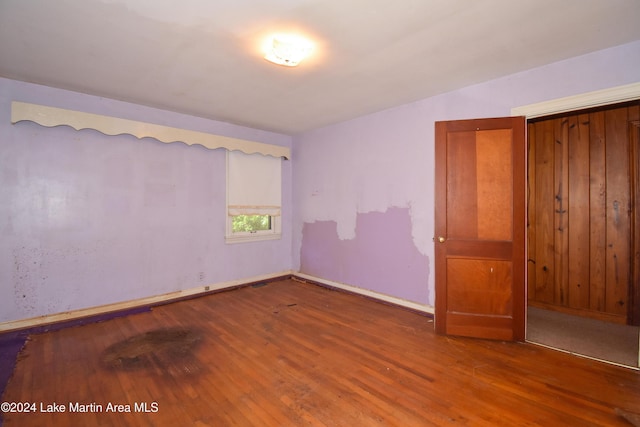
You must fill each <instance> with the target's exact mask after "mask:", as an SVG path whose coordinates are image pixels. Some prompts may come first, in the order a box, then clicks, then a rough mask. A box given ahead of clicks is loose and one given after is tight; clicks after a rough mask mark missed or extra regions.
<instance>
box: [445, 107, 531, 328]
mask: <svg viewBox="0 0 640 427" xmlns="http://www.w3.org/2000/svg"><path fill="white" fill-rule="evenodd" d="M525 155H526V146H525V119H524V117H506V118H496V119H477V120H458V121H448V122H436V211H435V223H436V227H435V229H436V230H435V231H436V236H435V239H434V241H435V254H436V262H435V264H436V272H435V276H436V312H435V327H436V332H438V333H441V334H450V335H462V336H471V337H478V338H490V339H500V340H524V325H525V319H524V313H525V304H526V298H525V294H526V292H525V286H526V284H525V277H526V273H525V268H526V258H525V233H526V226H525V200H526V198H525V188H526V186H525V179H526V167H525V165H526V162H525Z"/></svg>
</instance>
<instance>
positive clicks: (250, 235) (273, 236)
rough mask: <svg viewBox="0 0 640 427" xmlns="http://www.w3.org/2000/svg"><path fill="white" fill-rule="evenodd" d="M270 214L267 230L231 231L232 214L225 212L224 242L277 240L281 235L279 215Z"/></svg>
mask: <svg viewBox="0 0 640 427" xmlns="http://www.w3.org/2000/svg"><path fill="white" fill-rule="evenodd" d="M270 216H271V228H270V229H269V230H256V231H236V232H234V231H233V216H232V215H229V214H227V230H226V233H225V242H226V243H243V242H259V241H262V240H278V239H280V238H281V237H282V229H281V220H280V217H279V216H274V215H270Z"/></svg>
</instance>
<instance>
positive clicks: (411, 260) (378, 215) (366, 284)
mask: <svg viewBox="0 0 640 427" xmlns="http://www.w3.org/2000/svg"><path fill="white" fill-rule="evenodd" d="M300 271H301V272H302V273H305V274H309V275H312V276H316V277H322V278H324V279H329V280H332V281H336V282H340V283H346V284H349V285H353V286H358V287H363V288H366V289H369V290H372V291H374V292H379V293H382V294H386V295H391V296H394V297H397V298H402V299H405V300H408V301H413V302H417V303H421V304H430V305H432V304H431V303H432V301H430V298H429V289H428V283H429V258H428V257H427V256H426V255H423V254H422V253H420V251H419V250H418V248H416V246H415V244H414V243H413V238H412V225H411V215H410V211H409V209H408V208H396V207H394V208H389V209H387V210H386V211H385V212H368V213H359V214H357V219H356V228H355V236H354V238H352V239H340V237H339V234H338V224H337V222H336V221H315V222H307V223H305V224H304V225H303V230H302V247H301V252H300Z"/></svg>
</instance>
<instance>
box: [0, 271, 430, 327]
mask: <svg viewBox="0 0 640 427" xmlns="http://www.w3.org/2000/svg"><path fill="white" fill-rule="evenodd" d="M286 278H298V279H299V280H302V281H308V282H311V283H315V284H318V285H321V286H326V287H330V288H334V289H339V290H342V291H346V292H350V293H354V294H358V295H363V296H366V297H368V298H372V299H374V300H377V301H380V302H384V303H387V304H392V305H396V306H399V307H403V308H406V309H409V310H413V311H416V312H419V313H422V314H427V315H429V316H433V314H434V309H433V307H431V306H428V305H426V304H419V303H416V302H413V301H407V300H403V299H401V298H396V297H392V296H389V295H385V294H381V293H378V292H374V291H370V290H368V289H363V288H358V287H356V286H351V285H347V284H344V283H339V282H334V281H332V280H327V279H322V278H319V277H315V276H311V275H308V274H304V273H299V272H293V271H291V270H289V271H282V272H279V273H273V274H266V275H261V276H254V277H247V278H244V279H239V280H231V281H228V282H220V283H214V284H209V285H203V286H198V287H196V288H190V289H183V290H180V291H176V292H170V293H167V294H162V295H154V296H150V297H145V298H139V299H135V300H130V301H123V302H118V303H114V304H106V305H101V306H96V307H89V308H84V309H79V310H72V311H67V312H64V313H55V314H50V315H45V316H38V317H32V318H28V319H20V320H13V321H8V322H2V323H0V333H2V332H13V331H19V330H24V329H31V328H36V327H41V326H46V325H53V324H61V323H65V322H73V321H77V320H79V319H86V320H87V322H90V321H91V318H96V319H103V318H104V317H105V316H107V315H109V314H112V315H117V314H118V313H120V312H124V313H126V312H127V311H132V310H136V309H140V308H144V307H154V306H158V305H162V304H169V303H172V302H176V301H180V300H184V299H189V298H197V297H200V296H204V295H207V294H210V293H214V292H219V291H227V290H231V289H234V288H238V287H243V286H250V285H253V284H256V283H260V282H266V281H274V280H279V279H286Z"/></svg>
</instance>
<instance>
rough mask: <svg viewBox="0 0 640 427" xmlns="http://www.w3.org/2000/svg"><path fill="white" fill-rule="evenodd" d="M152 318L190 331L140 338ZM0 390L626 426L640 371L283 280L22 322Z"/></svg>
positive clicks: (376, 420) (179, 410) (139, 417)
mask: <svg viewBox="0 0 640 427" xmlns="http://www.w3.org/2000/svg"><path fill="white" fill-rule="evenodd" d="M175 328H181V329H180V331H183V332H184V333H182V332H180V331H178V332H180V333H178V332H176V329H175ZM156 330H168V331H172V334H173V335H171V336H172V337H174V338H176V337H177V338H180V337H183V338H184V337H185V336H189V337H190V338H189V340H187V342H186V344H184V343H183V344H184V346H182V347H181V345H182V344H180V343H178V342H177V341H176V342H173V341H171V340H165V341H162V340H161V339H159V338H157V337H156V338H155V339H156V341H155V342H153V343H149V342H146V341H141V340H138V338H141V337H142V338H149V337H151V336H152V335H151V334H148V333H149V332H150V331H156ZM145 333H147V334H146V335H145ZM141 334H142V335H141ZM114 352H115V353H114ZM118 352H120V353H118ZM117 354H119V356H118V357H120V358H119V359H118V357H116V356H114V355H117ZM2 401H3V402H32V403H36V405H37V408H36V413H5V414H4V423H5V426H7V427H9V426H11V427H12V426H76V425H87V426H89V425H91V426H173V425H185V426H186V425H188V426H349V427H354V426H376V425H379V426H404V427H406V426H430V425H469V426H483V425H486V426H495V425H509V426H514V425H544V426H550V425H580V426H590V425H593V426H595V425H601V426H604V425H607V426H615V425H620V426H625V425H630V424H628V423H627V421H625V420H624V419H623V418H621V417H620V416H618V415H617V413H616V409H617V408H619V409H621V410H624V411H628V412H632V413H640V375H639V373H638V372H637V371H633V370H629V369H625V368H621V367H616V366H611V365H607V364H604V363H600V362H596V361H592V360H588V359H582V358H578V357H575V356H571V355H567V354H564V353H561V352H556V351H553V350H549V349H546V348H543V347H539V346H535V345H530V344H525V343H506V342H498V341H486V340H475V339H468V338H455V337H446V336H439V335H435V334H434V331H433V322H432V321H431V319H429V318H428V317H425V316H421V315H419V314H416V313H413V312H410V311H407V310H404V309H401V308H398V307H392V306H389V305H385V304H381V303H378V302H375V301H372V300H369V299H366V298H364V297H360V296H356V295H350V294H346V293H342V292H338V291H333V290H329V289H325V288H322V287H319V286H316V285H312V284H305V283H299V282H295V281H292V280H284V281H279V282H273V283H269V284H267V285H265V286H259V287H245V288H241V289H236V290H233V291H228V292H221V293H217V294H213V295H209V296H206V297H201V298H197V299H193V300H188V301H182V302H178V303H173V304H169V305H165V306H160V307H156V308H154V309H153V310H152V311H150V312H147V313H140V314H135V315H131V316H128V317H122V318H116V319H112V320H109V321H105V322H101V323H95V324H90V325H85V326H78V327H73V328H68V329H62V330H59V331H56V332H49V333H45V334H39V335H32V336H31V338H30V340H29V341H28V342H27V344H26V346H25V348H24V350H23V352H22V354H21V355H20V359H19V361H18V363H17V366H16V369H15V372H14V375H13V377H12V378H11V380H10V382H9V384H8V386H7V389H6V391H5V394H4V395H3V397H2ZM54 403H56V404H58V405H64V407H65V409H66V412H57V413H56V412H42V410H43V409H44V410H46V409H47V408H49V409H54V408H55V407H53V406H47V405H53V404H54ZM142 403H146V404H147V406H146V409H147V410H148V411H149V412H136V411H135V410H136V409H142ZM80 404H81V405H85V406H84V407H81V406H79V405H80ZM109 404H121V405H124V406H123V407H122V408H121V409H126V408H127V406H126V405H130V409H131V411H132V412H131V413H114V412H107V411H108V409H114V408H111V407H109V406H108V405H109ZM41 405H44V406H42V407H41ZM136 405H137V407H136ZM57 409H60V406H58V407H57ZM74 410H75V412H72V411H74ZM82 411H83V412H82ZM154 411H155V412H154Z"/></svg>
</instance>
